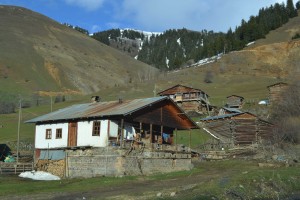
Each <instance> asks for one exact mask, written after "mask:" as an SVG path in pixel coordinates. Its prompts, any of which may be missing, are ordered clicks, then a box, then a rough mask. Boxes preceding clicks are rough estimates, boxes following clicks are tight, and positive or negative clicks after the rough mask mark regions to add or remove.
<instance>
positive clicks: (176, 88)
mask: <svg viewBox="0 0 300 200" xmlns="http://www.w3.org/2000/svg"><path fill="white" fill-rule="evenodd" d="M191 92H203V93H205V92H204V91H203V90H200V89H196V88H192V87H188V86H184V85H181V84H178V85H175V86H173V87H170V88H168V89H165V90H163V91H161V92H159V93H158V95H172V94H177V93H191ZM205 94H206V93H205Z"/></svg>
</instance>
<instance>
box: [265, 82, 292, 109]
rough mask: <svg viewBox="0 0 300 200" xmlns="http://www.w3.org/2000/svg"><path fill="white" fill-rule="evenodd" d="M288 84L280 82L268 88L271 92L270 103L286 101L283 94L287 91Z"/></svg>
mask: <svg viewBox="0 0 300 200" xmlns="http://www.w3.org/2000/svg"><path fill="white" fill-rule="evenodd" d="M287 87H288V84H287V83H283V82H279V83H275V84H273V85H269V86H268V87H267V88H268V90H269V103H270V104H272V103H275V102H278V101H281V100H284V98H285V97H284V96H283V95H282V93H283V92H284V91H285V90H286V89H287Z"/></svg>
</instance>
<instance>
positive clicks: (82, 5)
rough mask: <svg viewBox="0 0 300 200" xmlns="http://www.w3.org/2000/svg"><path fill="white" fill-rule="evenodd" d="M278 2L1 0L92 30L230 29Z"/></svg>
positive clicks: (257, 0) (248, 0)
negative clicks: (261, 9)
mask: <svg viewBox="0 0 300 200" xmlns="http://www.w3.org/2000/svg"><path fill="white" fill-rule="evenodd" d="M276 2H278V3H286V0H0V4H6V5H17V6H22V7H25V8H28V9H30V10H33V11H36V12H39V13H41V14H44V15H46V16H48V17H50V18H52V19H54V20H56V21H58V22H60V23H69V24H72V25H74V26H79V27H81V28H84V29H87V30H88V31H89V32H90V33H93V32H97V31H103V30H108V29H111V28H133V29H138V30H143V31H151V32H163V31H165V30H168V29H178V28H187V29H191V30H203V29H206V30H209V31H210V30H213V31H214V32H218V31H222V32H227V31H228V29H229V28H230V27H231V28H232V29H233V30H234V29H235V27H236V26H239V25H240V22H241V20H242V19H245V20H246V21H247V20H248V19H249V17H250V16H251V15H257V14H258V11H259V9H260V8H263V7H269V6H270V5H272V4H275V3H276ZM295 2H296V0H294V3H295Z"/></svg>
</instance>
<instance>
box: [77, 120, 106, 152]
mask: <svg viewBox="0 0 300 200" xmlns="http://www.w3.org/2000/svg"><path fill="white" fill-rule="evenodd" d="M100 121H101V126H100V136H93V134H92V131H93V121H89V122H88V121H84V122H78V132H77V136H78V137H77V146H93V147H105V146H106V145H107V139H108V138H107V131H108V126H107V125H108V120H100Z"/></svg>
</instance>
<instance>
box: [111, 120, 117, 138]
mask: <svg viewBox="0 0 300 200" xmlns="http://www.w3.org/2000/svg"><path fill="white" fill-rule="evenodd" d="M118 128H119V126H118V122H116V121H110V128H109V136H110V137H118Z"/></svg>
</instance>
